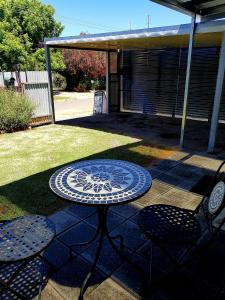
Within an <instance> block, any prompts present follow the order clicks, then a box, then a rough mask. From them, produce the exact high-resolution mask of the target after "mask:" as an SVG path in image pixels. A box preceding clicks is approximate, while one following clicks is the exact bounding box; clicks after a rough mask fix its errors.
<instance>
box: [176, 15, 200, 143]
mask: <svg viewBox="0 0 225 300" xmlns="http://www.w3.org/2000/svg"><path fill="white" fill-rule="evenodd" d="M195 22H196V14H195V15H194V16H193V17H192V21H191V31H190V37H189V46H188V58H187V69H186V80H185V90H184V104H183V115H182V124H181V133H180V147H181V148H182V147H183V146H184V130H185V126H186V119H187V105H188V96H189V85H190V78H191V62H192V50H193V43H194V34H195Z"/></svg>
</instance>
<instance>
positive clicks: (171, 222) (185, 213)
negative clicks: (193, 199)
mask: <svg viewBox="0 0 225 300" xmlns="http://www.w3.org/2000/svg"><path fill="white" fill-rule="evenodd" d="M138 223H139V226H140V228H141V229H142V231H143V232H144V233H145V234H146V236H148V238H150V239H154V240H156V241H157V240H158V241H162V242H164V243H169V244H177V245H187V244H190V243H192V242H195V241H196V240H198V238H200V236H201V227H200V224H199V222H198V220H197V219H196V218H195V217H194V215H193V213H192V212H190V211H189V210H186V209H182V208H179V207H175V206H171V205H163V204H162V205H161V204H158V205H151V206H148V207H146V208H144V209H142V210H141V212H140V214H139V219H138Z"/></svg>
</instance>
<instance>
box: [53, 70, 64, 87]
mask: <svg viewBox="0 0 225 300" xmlns="http://www.w3.org/2000/svg"><path fill="white" fill-rule="evenodd" d="M53 88H54V89H57V90H65V88H66V78H65V77H64V76H62V75H60V74H59V73H55V74H53Z"/></svg>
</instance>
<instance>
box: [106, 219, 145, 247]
mask: <svg viewBox="0 0 225 300" xmlns="http://www.w3.org/2000/svg"><path fill="white" fill-rule="evenodd" d="M118 234H121V235H122V236H123V239H124V245H125V246H127V247H128V248H129V249H131V251H135V250H136V249H138V248H139V247H140V246H141V245H142V244H144V243H145V241H146V238H145V236H144V234H143V233H142V232H141V230H140V228H139V226H138V225H137V224H135V223H134V222H131V221H130V220H127V221H126V222H124V223H122V224H121V225H119V226H118V227H116V229H114V230H113V231H112V232H111V235H112V236H116V235H118Z"/></svg>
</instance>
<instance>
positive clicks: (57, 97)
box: [54, 95, 70, 101]
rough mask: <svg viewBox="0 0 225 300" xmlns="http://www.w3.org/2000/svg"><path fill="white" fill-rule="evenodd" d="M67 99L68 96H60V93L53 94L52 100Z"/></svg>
mask: <svg viewBox="0 0 225 300" xmlns="http://www.w3.org/2000/svg"><path fill="white" fill-rule="evenodd" d="M68 99H70V97H69V96H60V95H55V96H54V100H55V101H66V100H68Z"/></svg>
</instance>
